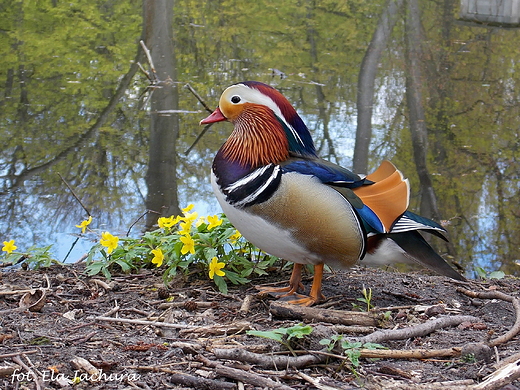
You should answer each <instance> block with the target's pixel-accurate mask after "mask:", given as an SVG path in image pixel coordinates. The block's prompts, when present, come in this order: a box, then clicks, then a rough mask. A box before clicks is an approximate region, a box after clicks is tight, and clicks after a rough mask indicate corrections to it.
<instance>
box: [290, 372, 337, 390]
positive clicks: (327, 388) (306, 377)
mask: <svg viewBox="0 0 520 390" xmlns="http://www.w3.org/2000/svg"><path fill="white" fill-rule="evenodd" d="M296 375H298V376H299V377H300V378H302V379H303V380H306V381H307V382H309V383H310V384H312V385H313V386H314V387H316V388H318V389H319V390H340V389H339V388H338V387H332V386H328V385H322V384H321V383H320V381H319V380H317V379H314V378H313V377H311V376H309V375H307V374H304V373H303V372H297V373H296Z"/></svg>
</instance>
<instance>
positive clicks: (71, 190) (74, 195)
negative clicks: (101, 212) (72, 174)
mask: <svg viewBox="0 0 520 390" xmlns="http://www.w3.org/2000/svg"><path fill="white" fill-rule="evenodd" d="M58 176H59V177H60V179H61V181H62V182H63V183H65V185H66V186H67V188H68V189H69V191H70V193H71V194H72V196H73V197H74V198H76V200H77V201H78V203H79V204H80V205H81V207H83V210H85V212H86V213H87V215H88V216H89V217H90V215H91V214H90V211H89V210H88V209H87V206H85V205H84V204H83V202H82V201H81V200H80V199H79V197H78V195H76V193H75V192H74V190H73V189H72V187H71V186H70V184H69V183H67V181H66V180H65V179H64V178H63V176H61V173H59V172H58Z"/></svg>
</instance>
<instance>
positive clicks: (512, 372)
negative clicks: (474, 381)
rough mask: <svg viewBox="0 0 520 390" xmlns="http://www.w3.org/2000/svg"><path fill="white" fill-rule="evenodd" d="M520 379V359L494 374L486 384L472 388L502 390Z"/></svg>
mask: <svg viewBox="0 0 520 390" xmlns="http://www.w3.org/2000/svg"><path fill="white" fill-rule="evenodd" d="M518 378H520V359H519V360H517V361H516V362H513V363H509V364H506V365H505V366H504V367H502V368H500V369H498V370H497V371H495V372H494V373H492V374H491V375H490V376H489V377H488V378H487V379H486V380H485V381H484V382H481V383H479V384H478V385H475V386H472V389H475V390H494V389H501V388H502V387H504V386H506V385H507V384H509V383H511V382H513V381H514V380H517V379H518Z"/></svg>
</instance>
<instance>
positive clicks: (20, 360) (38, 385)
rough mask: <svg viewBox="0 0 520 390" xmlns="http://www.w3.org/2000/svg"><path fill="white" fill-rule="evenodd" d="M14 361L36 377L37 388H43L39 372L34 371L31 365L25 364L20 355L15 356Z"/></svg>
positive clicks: (39, 389) (38, 389)
mask: <svg viewBox="0 0 520 390" xmlns="http://www.w3.org/2000/svg"><path fill="white" fill-rule="evenodd" d="M13 362H15V363H16V364H18V365H19V366H21V367H22V368H23V369H24V370H25V371H27V373H28V374H29V375H31V376H32V377H33V379H34V384H35V385H36V389H37V390H41V389H43V388H44V387H43V380H41V379H40V377H39V376H38V374H36V372H34V371H33V370H32V369H31V367H29V366H28V365H27V364H25V363H24V362H23V361H22V359H20V356H19V355H16V356H13Z"/></svg>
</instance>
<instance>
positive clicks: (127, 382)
mask: <svg viewBox="0 0 520 390" xmlns="http://www.w3.org/2000/svg"><path fill="white" fill-rule="evenodd" d="M191 277H192V278H193V276H191ZM274 277H276V279H273V278H274ZM288 277H289V274H287V273H286V272H281V271H278V272H273V273H272V274H271V277H270V278H271V279H258V280H257V281H256V282H257V284H263V283H269V282H278V281H282V280H285V279H287V278H288ZM305 282H306V287H307V289H308V288H309V282H310V278H308V279H306V281H305ZM519 286H520V283H519V281H518V280H517V279H513V278H506V279H502V280H490V281H479V282H476V281H471V282H469V283H460V282H454V281H452V280H450V279H447V278H445V277H440V276H427V275H425V274H423V273H411V274H404V273H397V272H388V271H383V270H379V269H362V268H355V269H352V270H349V271H341V272H334V273H329V274H326V275H325V278H324V290H323V292H324V294H325V296H326V297H327V300H326V301H325V302H324V303H322V304H320V305H317V306H315V307H314V308H315V310H314V311H310V312H305V313H304V314H298V313H292V312H291V310H286V311H287V313H285V314H284V312H283V310H282V311H280V308H278V309H276V307H275V306H276V305H277V301H276V300H275V299H274V298H272V297H260V296H258V295H257V293H256V290H255V289H254V286H251V285H247V286H240V287H231V288H230V290H229V293H228V294H227V295H225V296H224V295H222V294H220V293H218V292H217V291H216V290H215V288H214V286H213V285H212V284H210V283H209V282H208V281H200V280H197V279H193V280H188V278H187V277H179V278H178V279H177V280H175V281H173V282H172V283H171V284H170V285H169V286H168V288H165V286H164V284H163V283H162V279H161V277H160V274H159V273H158V272H156V271H155V270H143V271H141V273H140V274H132V275H116V276H115V277H114V278H113V279H112V281H110V282H109V281H107V280H105V279H103V278H101V277H95V278H90V277H87V276H85V274H84V273H83V268H82V266H81V265H74V266H68V267H64V266H54V267H52V268H50V269H42V270H38V271H26V270H17V271H5V272H2V273H0V313H1V314H2V315H1V317H0V388H1V389H67V388H74V389H192V388H193V389H264V388H274V389H291V388H292V389H325V390H327V389H328V390H331V389H351V388H367V389H437V388H443V389H459V388H460V389H472V388H475V389H477V388H481V389H495V388H496V389H499V388H502V389H507V390H513V389H517V388H520V381H518V380H515V379H514V378H516V377H518V376H519V375H520V372H519V369H518V366H519V364H518V362H519V358H520V355H518V354H519V352H520V341H519V338H518V336H516V332H517V331H518V329H517V328H518V327H519V324H518V323H517V324H516V325H515V323H516V322H518V318H517V317H518V316H520V313H518V311H519V305H518V301H517V300H516V298H518V292H519V291H518V290H519ZM363 287H365V288H366V291H369V290H370V291H371V292H372V299H371V303H372V305H374V306H375V307H376V309H375V310H372V311H371V312H370V314H369V313H367V312H366V305H365V303H364V302H361V301H359V299H358V298H362V289H363ZM31 289H32V291H30V290H31ZM463 289H465V290H463ZM468 291H469V292H468ZM470 292H471V293H470ZM472 294H473V296H469V295H472ZM478 294H483V295H480V296H479V295H478ZM20 302H22V303H20ZM285 306H287V304H286V305H285ZM355 306H356V307H357V309H356V308H355ZM356 310H357V312H358V314H359V318H357V317H356V316H355V315H353V317H352V318H350V317H349V318H346V319H345V318H344V315H346V316H347V317H348V316H349V315H350V312H352V311H356ZM363 310H365V311H363ZM338 311H339V312H338ZM280 313H282V314H280ZM468 316H471V317H468ZM338 318H339V319H338ZM447 318H448V322H449V324H448V323H446V319H447ZM132 321H133V322H132ZM367 321H368V322H367ZM450 321H451V322H450ZM300 323H303V324H308V325H311V326H312V328H313V332H312V333H311V334H310V335H307V336H304V337H303V338H301V339H298V338H293V339H291V340H290V341H291V344H290V347H291V349H292V353H291V351H289V350H288V349H287V347H286V346H285V345H283V344H282V343H279V342H277V341H274V340H270V339H266V338H261V337H256V336H253V335H248V334H247V333H246V331H247V330H276V329H281V328H288V327H292V326H294V325H297V324H300ZM435 323H438V324H440V325H439V326H438V327H437V329H436V330H433V329H430V330H427V331H424V330H419V333H410V334H408V333H407V334H405V335H404V336H403V335H402V334H399V335H397V334H396V333H394V334H393V336H389V334H390V333H386V334H383V335H382V337H383V338H382V339H378V338H377V337H375V336H374V335H375V333H374V332H376V331H380V330H387V331H392V330H394V331H399V330H401V329H405V330H406V331H407V330H408V329H409V328H410V327H414V328H412V329H414V330H415V329H417V326H418V325H420V324H424V325H423V326H429V325H431V324H435ZM419 329H420V327H419ZM401 333H402V332H401ZM338 334H342V335H344V336H342V337H343V339H345V340H346V339H348V340H349V341H351V342H355V341H358V340H361V342H362V343H364V342H366V341H367V340H376V341H377V343H378V344H381V345H383V346H384V347H386V348H387V349H384V350H380V349H378V350H377V351H383V352H381V353H386V354H387V355H384V356H382V357H381V358H372V357H365V356H371V355H370V352H371V351H373V350H371V349H367V348H366V347H367V345H363V346H362V347H361V348H356V347H354V348H353V349H350V350H347V352H348V351H350V352H355V353H360V354H361V357H360V360H359V365H358V366H355V365H353V364H352V361H354V362H355V359H352V358H351V359H349V358H348V357H346V355H345V354H344V353H342V352H344V350H343V349H341V348H340V347H337V348H335V349H333V350H331V351H327V350H326V349H324V346H323V345H322V344H320V341H321V340H323V339H331V337H336V338H340V337H339V336H337V335H338ZM334 335H336V336H334ZM377 335H381V334H377ZM363 337H365V338H363ZM366 337H369V338H370V337H372V339H369V338H366ZM284 341H285V340H284ZM417 353H419V354H420V356H417V355H414V354H417ZM366 354H368V355H366ZM419 357H422V358H419ZM508 363H509V364H508ZM501 367H502V368H501ZM500 369H502V370H506V371H508V372H509V375H511V377H508V378H506V379H501V380H499V381H497V380H494V379H493V378H494V377H493V376H492V377H491V378H490V379H488V382H489V384H488V382H484V383H483V384H482V382H483V381H485V380H486V377H487V376H489V375H490V374H493V373H495V374H496V373H497V370H500ZM495 377H496V375H495ZM72 382H75V383H73V384H72ZM478 383H481V385H480V386H481V387H477V386H476V385H477V384H478ZM486 386H487V387H486Z"/></svg>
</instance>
